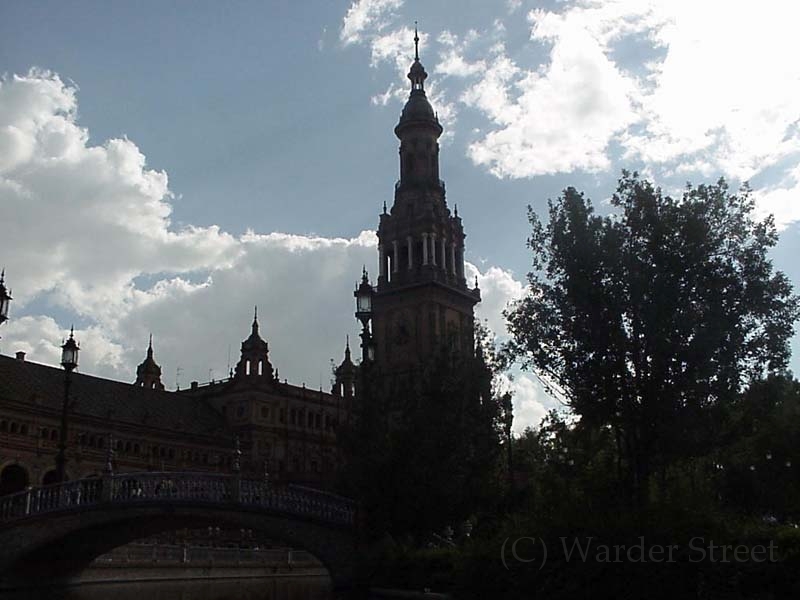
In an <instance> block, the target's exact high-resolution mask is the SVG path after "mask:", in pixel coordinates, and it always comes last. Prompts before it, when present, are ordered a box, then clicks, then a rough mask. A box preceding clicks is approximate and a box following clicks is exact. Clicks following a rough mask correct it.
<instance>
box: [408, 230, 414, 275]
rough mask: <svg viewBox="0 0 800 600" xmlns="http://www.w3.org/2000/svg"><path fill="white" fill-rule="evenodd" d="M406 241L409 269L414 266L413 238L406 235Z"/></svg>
mask: <svg viewBox="0 0 800 600" xmlns="http://www.w3.org/2000/svg"><path fill="white" fill-rule="evenodd" d="M406 241H407V242H408V270H409V271H410V270H411V269H413V268H414V238H412V237H411V236H408V237H407V238H406Z"/></svg>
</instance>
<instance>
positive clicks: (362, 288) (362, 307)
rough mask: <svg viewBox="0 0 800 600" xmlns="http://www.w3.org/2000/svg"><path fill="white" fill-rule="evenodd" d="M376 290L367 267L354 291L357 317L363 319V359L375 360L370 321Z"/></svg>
mask: <svg viewBox="0 0 800 600" xmlns="http://www.w3.org/2000/svg"><path fill="white" fill-rule="evenodd" d="M374 295H375V290H374V289H372V285H370V283H369V276H368V275H367V268H366V267H364V270H363V271H362V273H361V283H360V284H359V286H358V287H357V288H356V291H355V292H353V296H355V299H356V318H357V319H358V320H359V321H361V360H362V361H368V360H370V361H371V360H375V347H374V346H373V344H372V334H371V333H370V330H369V322H370V319H371V318H372V297H373V296H374Z"/></svg>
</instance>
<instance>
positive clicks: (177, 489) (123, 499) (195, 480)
mask: <svg viewBox="0 0 800 600" xmlns="http://www.w3.org/2000/svg"><path fill="white" fill-rule="evenodd" d="M165 502H167V503H169V502H191V503H200V504H209V505H224V504H235V505H239V506H247V507H251V508H263V509H264V510H266V511H269V512H280V513H283V514H287V515H292V516H297V517H302V518H311V519H315V520H319V521H323V522H325V523H331V524H336V525H346V526H350V525H353V522H354V515H355V504H354V503H353V502H352V501H351V500H349V499H347V498H342V497H340V496H336V495H334V494H329V493H326V492H322V491H319V490H314V489H311V488H301V487H295V486H282V485H280V486H279V485H274V484H271V483H269V482H267V481H264V480H249V479H242V478H241V477H240V476H238V475H237V474H232V475H228V474H215V473H178V472H156V473H152V472H148V473H120V474H115V475H105V476H104V477H102V478H92V479H80V480H77V481H69V482H66V483H56V484H53V485H47V486H43V487H38V488H29V489H27V490H25V491H23V492H18V493H16V494H12V495H9V496H4V497H2V498H0V523H6V522H10V521H17V520H19V519H24V518H27V517H30V516H34V515H41V514H44V513H50V512H56V511H68V510H80V509H82V508H83V507H87V506H95V505H100V504H112V505H131V506H136V505H141V504H148V503H153V504H155V503H159V504H163V503H165Z"/></svg>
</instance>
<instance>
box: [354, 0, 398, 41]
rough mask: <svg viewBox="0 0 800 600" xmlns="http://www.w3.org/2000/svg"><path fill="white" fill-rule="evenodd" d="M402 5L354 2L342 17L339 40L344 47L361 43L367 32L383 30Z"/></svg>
mask: <svg viewBox="0 0 800 600" xmlns="http://www.w3.org/2000/svg"><path fill="white" fill-rule="evenodd" d="M402 5H403V0H356V1H355V2H353V3H352V4H351V5H350V8H348V9H347V14H345V16H344V20H343V22H342V31H341V33H340V34H339V37H340V39H341V40H342V42H344V43H345V45H348V44H353V43H355V42H360V41H362V39H363V36H364V33H365V31H367V30H375V31H380V30H382V29H384V28H385V27H386V25H387V24H388V21H389V20H390V18H391V17H392V16H394V14H395V11H396V10H397V9H398V8H400V7H401V6H402Z"/></svg>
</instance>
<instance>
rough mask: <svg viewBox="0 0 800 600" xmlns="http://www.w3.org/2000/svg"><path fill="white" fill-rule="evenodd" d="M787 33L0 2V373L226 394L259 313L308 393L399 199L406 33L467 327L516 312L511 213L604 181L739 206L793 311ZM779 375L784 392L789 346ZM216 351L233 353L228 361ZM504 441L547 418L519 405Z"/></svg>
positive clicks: (640, 18)
mask: <svg viewBox="0 0 800 600" xmlns="http://www.w3.org/2000/svg"><path fill="white" fill-rule="evenodd" d="M795 13H800V9H796V8H793V6H792V4H791V3H786V2H777V1H776V2H770V1H766V2H758V3H755V2H744V1H743V2H737V3H729V2H712V1H708V2H691V3H689V2H681V1H664V2H656V1H653V2H646V1H642V0H608V1H601V0H597V1H593V0H585V1H577V0H572V1H564V2H523V1H520V0H510V1H504V2H503V1H497V2H485V1H464V0H459V1H457V2H456V1H454V0H450V1H446V0H429V1H427V2H423V1H412V0H357V1H354V2H351V1H349V0H348V1H340V2H335V1H321V2H320V1H317V2H303V3H298V2H289V1H286V2H224V3H222V2H164V1H158V2H136V3H123V2H69V3H64V2H6V3H3V4H2V5H0V71H1V72H3V73H5V76H4V79H3V81H2V84H0V202H2V203H3V210H4V218H3V219H2V221H0V239H3V240H4V242H3V248H2V250H1V251H0V252H2V255H0V263H2V264H4V265H5V266H6V267H7V271H8V281H9V283H10V284H11V286H12V287H13V288H14V296H15V302H14V304H13V305H12V317H13V319H12V320H11V321H10V322H9V323H7V324H6V325H4V326H3V329H4V331H3V332H2V334H3V340H2V342H0V344H2V345H1V346H0V350H1V351H2V352H3V353H5V354H10V353H13V352H14V351H15V350H17V349H24V350H26V351H28V352H29V357H30V359H31V360H36V361H39V362H45V363H51V364H55V363H57V361H58V343H59V342H60V339H61V336H62V335H63V331H64V330H65V329H68V327H69V325H70V323H71V322H73V321H74V322H75V324H76V327H77V332H78V336H79V338H80V339H81V341H82V345H83V349H84V352H83V357H82V365H81V368H82V370H83V371H84V372H89V373H97V374H101V375H104V376H110V377H115V378H119V379H131V378H132V377H133V374H134V372H135V365H136V364H137V363H138V362H139V361H140V360H141V359H142V358H143V355H144V348H145V346H146V342H147V335H148V333H149V332H151V331H152V332H153V334H154V336H155V343H156V357H157V359H158V360H159V362H161V364H162V366H163V367H164V380H165V383H166V384H167V386H168V387H174V386H175V384H176V383H181V384H182V385H184V386H185V385H188V383H189V381H191V380H192V379H198V380H207V379H209V378H210V377H216V378H219V377H222V376H224V375H225V373H226V372H227V367H228V355H229V354H230V355H231V356H232V359H231V361H232V362H235V360H236V356H237V354H238V345H239V343H240V342H241V340H242V339H243V338H244V337H246V335H247V333H248V330H249V321H250V318H251V314H252V306H253V305H254V304H258V305H259V314H260V315H261V322H262V331H263V332H264V334H265V335H266V337H267V338H268V340H269V341H270V344H271V351H272V353H271V357H272V361H273V363H274V364H275V366H276V367H277V368H278V369H279V370H280V373H281V376H282V377H288V378H289V379H290V380H292V381H295V382H297V383H300V382H305V383H306V384H307V385H308V386H309V387H312V388H316V387H319V385H320V384H321V385H323V386H324V387H327V385H328V380H329V359H330V358H333V357H335V358H336V360H339V358H340V356H341V352H342V346H343V341H344V336H345V334H347V333H349V334H351V335H353V334H355V333H356V331H357V325H356V322H355V320H354V319H353V317H352V311H353V307H352V290H351V288H352V286H353V284H354V282H355V280H356V278H357V277H358V274H359V272H360V265H361V264H362V263H367V265H368V268H369V267H370V266H372V265H374V264H375V262H376V252H375V247H374V237H373V236H372V235H371V233H370V232H371V231H372V230H374V228H375V227H376V225H377V218H378V214H379V212H380V210H381V206H382V203H383V202H384V201H386V202H389V203H391V201H392V191H393V183H394V181H395V179H396V178H397V171H398V163H397V140H396V138H395V137H394V135H393V133H392V129H393V127H394V125H395V124H396V122H397V118H398V116H399V112H400V109H401V108H402V103H403V100H404V98H405V96H406V94H407V85H406V83H407V81H406V80H405V79H404V74H405V72H406V71H407V69H408V66H409V64H410V60H411V58H412V56H413V45H412V37H413V33H412V29H413V22H414V21H415V20H418V21H419V23H420V32H421V36H422V43H421V54H422V60H423V63H424V64H425V66H426V68H427V71H428V73H429V75H430V77H429V80H428V83H429V85H428V88H429V93H430V96H431V98H432V102H433V104H434V107H435V108H436V109H437V110H438V111H439V116H440V118H441V120H442V121H443V123H444V125H445V129H446V133H445V137H444V139H443V148H442V166H441V172H442V175H443V178H444V179H445V180H446V182H447V191H448V202H449V203H450V204H451V205H452V204H454V203H457V204H458V208H459V212H460V214H461V216H462V217H463V219H464V224H465V228H466V231H467V234H468V238H467V257H466V258H467V260H468V261H469V262H470V263H471V264H472V265H473V267H472V272H474V273H475V274H476V275H478V276H479V278H480V283H481V288H482V290H483V291H484V293H483V296H484V302H483V303H482V306H481V308H480V313H479V314H480V316H481V317H482V318H486V319H488V320H489V323H490V325H492V326H493V327H494V328H495V329H496V330H498V331H500V330H501V329H502V319H501V317H500V312H501V310H502V308H503V306H504V305H505V303H506V302H507V301H508V300H509V299H513V298H516V297H518V296H519V294H520V293H521V290H522V282H523V281H524V274H525V272H526V271H527V270H528V266H529V252H528V251H527V249H526V247H525V240H526V237H527V234H528V223H527V220H526V206H527V205H528V204H531V205H533V206H534V207H535V208H536V209H537V210H539V211H543V209H544V207H545V206H546V201H547V199H548V198H552V197H555V196H557V195H558V193H559V191H560V190H561V189H562V188H563V187H565V186H567V185H573V186H575V187H578V188H580V189H583V190H585V191H586V192H587V194H588V195H589V196H590V197H592V198H593V199H594V200H595V202H596V204H597V205H598V206H600V207H601V209H602V201H603V199H604V198H606V197H608V196H609V195H610V194H611V192H612V191H613V189H614V182H615V181H616V179H617V177H618V176H619V172H620V169H621V168H628V169H638V170H640V171H643V172H645V173H646V174H648V175H649V176H651V177H653V178H654V179H656V181H658V182H659V183H660V184H661V185H662V186H663V187H664V188H665V189H666V190H675V191H677V190H680V188H681V187H682V186H683V184H684V183H685V182H686V181H687V180H688V181H693V182H702V181H708V180H716V179H717V178H718V177H719V176H725V177H726V178H727V179H728V180H729V181H730V182H731V184H732V187H734V188H735V187H736V186H738V185H739V183H740V182H742V181H745V180H749V181H750V182H751V184H752V187H753V188H754V189H755V193H756V198H757V201H758V207H759V211H761V213H762V214H766V213H767V212H772V213H774V214H775V216H776V220H777V222H778V223H779V226H780V228H781V230H782V238H781V242H780V245H779V246H778V247H777V248H776V250H775V252H774V260H775V264H776V266H777V267H778V268H780V269H782V270H784V271H786V272H787V273H788V274H789V276H790V277H791V278H792V280H793V281H794V282H795V284H796V285H797V284H798V283H800V266H798V261H797V256H798V255H800V204H799V203H798V199H797V198H798V191H800V190H799V189H798V187H799V186H800V128H798V122H800V106H799V105H798V104H797V98H798V97H800V66H798V65H797V64H796V61H795V60H794V57H796V56H797V55H798V54H799V53H800V47H798V46H800V42H799V41H798V40H797V36H796V35H795V33H794V31H793V30H792V24H793V23H796V21H797V17H798V16H800V14H795ZM794 348H795V356H794V359H793V362H792V367H793V369H794V371H795V372H798V371H800V369H799V368H798V367H800V359H799V358H798V356H800V347H798V338H797V337H795V340H794ZM229 349H230V350H229ZM509 385H512V386H513V387H514V388H515V391H516V392H517V400H516V402H517V413H518V415H519V416H520V418H519V421H518V425H517V427H518V428H521V427H522V426H524V425H525V424H530V423H533V422H535V421H536V420H537V419H538V418H539V416H541V414H542V412H543V411H544V409H545V408H547V407H549V406H553V405H554V402H555V401H554V400H553V399H552V398H550V397H548V396H547V395H546V394H544V393H543V391H542V389H541V387H540V386H539V384H538V382H536V381H535V380H534V379H531V378H529V377H525V376H520V377H517V378H516V380H515V381H514V382H513V383H510V384H509Z"/></svg>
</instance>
